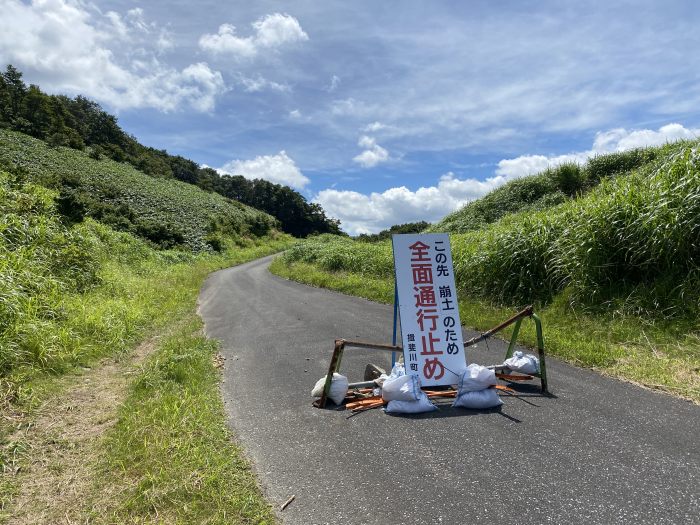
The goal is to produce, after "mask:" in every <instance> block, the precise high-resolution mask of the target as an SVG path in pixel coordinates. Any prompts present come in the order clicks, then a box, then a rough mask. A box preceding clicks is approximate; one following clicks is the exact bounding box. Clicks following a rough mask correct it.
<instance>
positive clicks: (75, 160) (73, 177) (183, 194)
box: [0, 129, 276, 251]
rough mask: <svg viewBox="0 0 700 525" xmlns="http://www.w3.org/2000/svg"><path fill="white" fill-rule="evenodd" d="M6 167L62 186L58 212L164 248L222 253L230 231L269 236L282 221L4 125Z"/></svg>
mask: <svg viewBox="0 0 700 525" xmlns="http://www.w3.org/2000/svg"><path fill="white" fill-rule="evenodd" d="M0 167H4V169H5V170H7V171H11V172H13V173H17V174H21V175H23V176H25V177H28V178H29V180H30V181H31V182H34V183H37V184H41V185H43V186H46V187H49V188H53V189H55V190H57V191H60V192H61V195H60V199H59V210H62V211H64V214H65V215H66V216H68V217H69V218H72V219H75V220H79V219H80V218H81V217H82V216H83V215H87V216H90V217H93V218H95V219H98V220H99V221H101V222H102V223H104V224H108V225H110V226H111V227H112V228H114V229H117V230H120V231H126V232H129V233H133V234H135V235H138V236H140V237H142V238H144V239H147V240H149V241H151V242H153V243H155V244H157V245H159V246H160V247H163V248H172V247H177V246H181V247H186V248H188V249H191V250H194V251H211V250H221V249H223V246H222V243H223V239H224V238H226V237H227V236H229V237H230V236H235V235H238V236H247V235H249V234H253V235H263V234H265V233H267V232H268V231H270V230H271V229H272V228H273V227H274V226H275V224H276V220H275V219H274V218H273V217H271V216H270V215H268V214H266V213H263V212H261V211H259V210H256V209H254V208H251V207H249V206H245V205H243V204H241V203H238V202H236V201H232V200H230V199H227V198H225V197H222V196H221V195H219V194H217V193H213V192H206V191H204V190H201V189H200V188H197V187H196V186H193V185H191V184H186V183H184V182H180V181H176V180H172V179H158V178H154V177H150V176H148V175H146V174H144V173H142V172H140V171H138V170H136V169H135V168H133V167H132V166H131V165H129V164H125V163H119V162H114V161H112V160H95V159H92V158H90V156H89V155H88V154H87V153H85V152H82V151H78V150H74V149H70V148H64V147H58V148H51V147H49V146H47V145H46V143H45V142H43V141H41V140H37V139H34V138H32V137H29V136H27V135H24V134H22V133H15V132H12V131H7V130H3V129H0Z"/></svg>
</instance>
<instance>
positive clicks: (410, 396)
mask: <svg viewBox="0 0 700 525" xmlns="http://www.w3.org/2000/svg"><path fill="white" fill-rule="evenodd" d="M421 393H422V391H421V389H420V383H419V381H418V378H417V377H416V376H407V375H403V376H398V377H391V376H389V377H388V378H387V380H386V381H384V384H383V385H382V399H384V401H415V400H416V399H418V396H419V395H420V394H421Z"/></svg>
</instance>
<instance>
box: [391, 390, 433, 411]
mask: <svg viewBox="0 0 700 525" xmlns="http://www.w3.org/2000/svg"><path fill="white" fill-rule="evenodd" d="M385 410H386V413H387V414H420V413H421V412H433V411H435V410H437V407H436V406H435V405H433V404H432V403H431V402H430V399H428V396H426V395H425V392H423V391H422V390H421V393H420V395H419V396H418V399H415V400H413V401H399V400H394V401H389V404H388V405H387V406H386V409H385Z"/></svg>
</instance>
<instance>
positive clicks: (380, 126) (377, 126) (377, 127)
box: [362, 121, 386, 133]
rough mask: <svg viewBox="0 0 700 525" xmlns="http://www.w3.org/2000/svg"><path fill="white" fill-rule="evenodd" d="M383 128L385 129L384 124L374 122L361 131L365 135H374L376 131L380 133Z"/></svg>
mask: <svg viewBox="0 0 700 525" xmlns="http://www.w3.org/2000/svg"><path fill="white" fill-rule="evenodd" d="M384 128H386V125H385V124H382V123H381V122H379V121H374V122H372V123H371V124H367V125H366V126H365V127H364V128H362V131H365V132H367V133H376V132H377V131H381V130H383V129H384Z"/></svg>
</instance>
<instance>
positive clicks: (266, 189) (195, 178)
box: [0, 65, 341, 237]
mask: <svg viewBox="0 0 700 525" xmlns="http://www.w3.org/2000/svg"><path fill="white" fill-rule="evenodd" d="M0 127H2V128H7V129H12V130H14V131H19V132H22V133H26V134H28V135H31V136H33V137H36V138H38V139H41V140H44V141H46V142H47V143H48V144H49V145H51V146H56V147H58V146H66V147H70V148H74V149H79V150H84V149H86V148H88V150H89V153H90V155H91V156H92V157H93V158H95V159H100V158H103V157H107V158H110V159H113V160H115V161H117V162H128V163H129V164H131V165H133V166H134V167H135V168H137V169H138V170H140V171H143V172H144V173H146V174H148V175H151V176H153V177H164V178H174V179H177V180H181V181H183V182H187V183H190V184H194V185H196V186H198V187H200V188H202V189H203V190H206V191H213V192H216V193H219V194H221V195H223V196H225V197H228V198H230V199H233V200H236V201H239V202H242V203H243V204H247V205H249V206H252V207H254V208H257V209H260V210H263V211H265V212H267V213H269V214H270V215H272V216H273V217H275V218H277V220H279V222H280V225H281V228H282V230H284V231H285V232H287V233H290V234H291V235H294V236H296V237H306V236H308V235H311V234H316V233H341V232H340V221H338V220H336V219H332V218H329V217H326V214H325V211H324V210H323V208H322V207H321V206H320V205H318V204H316V203H312V202H308V201H307V200H306V198H304V196H303V195H301V194H300V193H299V192H297V191H295V190H293V189H292V188H290V187H288V186H282V185H280V184H274V183H271V182H268V181H266V180H262V179H255V180H249V179H246V178H245V177H243V176H240V175H234V176H228V175H220V174H219V173H218V172H217V171H216V170H213V169H211V168H202V167H200V166H199V165H198V164H197V163H196V162H193V161H191V160H189V159H187V158H185V157H182V156H179V155H170V154H169V153H168V152H167V151H166V150H164V149H163V150H159V149H155V148H151V147H147V146H144V145H142V144H140V143H139V142H138V140H136V138H135V137H134V136H132V135H129V134H128V133H126V132H124V131H123V130H122V129H121V128H120V127H119V124H118V123H117V118H116V117H115V116H114V115H110V114H109V113H107V112H106V111H104V110H103V109H102V107H101V106H100V105H99V104H98V103H97V102H94V101H92V100H90V99H88V98H86V97H83V96H80V95H78V96H77V97H75V98H70V97H67V96H65V95H48V94H46V93H44V92H42V91H41V89H40V88H39V87H38V86H36V85H34V84H30V85H29V86H27V85H26V84H25V83H24V81H23V80H22V73H21V72H20V71H19V70H18V69H17V68H15V67H13V66H12V65H8V66H7V68H6V70H5V72H3V73H0Z"/></svg>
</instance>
